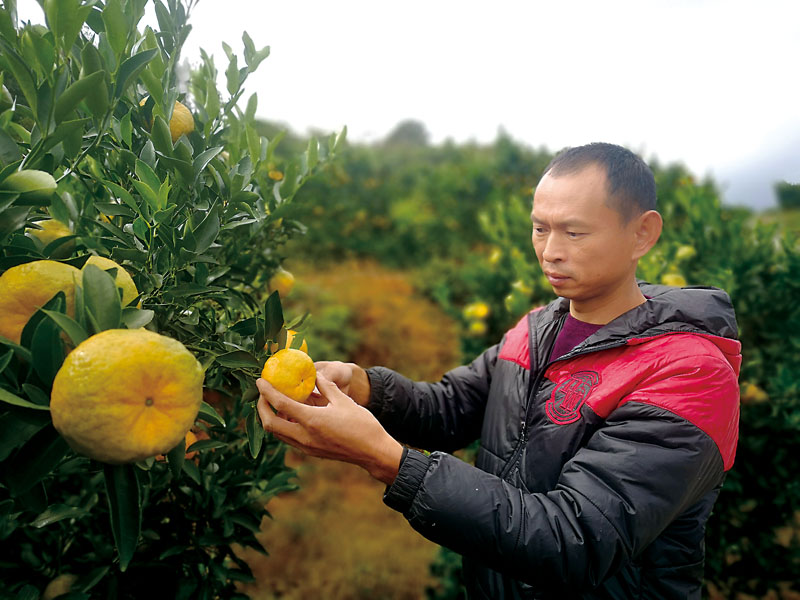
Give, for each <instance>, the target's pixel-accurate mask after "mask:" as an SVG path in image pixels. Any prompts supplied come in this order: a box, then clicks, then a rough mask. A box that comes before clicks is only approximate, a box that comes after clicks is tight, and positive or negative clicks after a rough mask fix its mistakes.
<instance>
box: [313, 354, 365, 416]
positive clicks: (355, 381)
mask: <svg viewBox="0 0 800 600" xmlns="http://www.w3.org/2000/svg"><path fill="white" fill-rule="evenodd" d="M314 366H315V367H316V368H317V373H320V374H322V376H323V377H325V378H326V379H328V380H329V381H332V382H333V383H335V384H336V385H337V387H338V388H339V389H340V390H342V391H343V392H344V393H345V394H347V395H348V396H350V397H351V398H352V399H353V400H355V401H356V403H358V404H360V405H361V406H366V405H367V404H369V392H370V386H369V377H367V372H366V371H365V370H364V369H362V368H361V367H359V366H358V365H357V364H355V363H343V362H338V361H324V360H323V361H319V362H315V363H314ZM312 403H315V402H313V401H312Z"/></svg>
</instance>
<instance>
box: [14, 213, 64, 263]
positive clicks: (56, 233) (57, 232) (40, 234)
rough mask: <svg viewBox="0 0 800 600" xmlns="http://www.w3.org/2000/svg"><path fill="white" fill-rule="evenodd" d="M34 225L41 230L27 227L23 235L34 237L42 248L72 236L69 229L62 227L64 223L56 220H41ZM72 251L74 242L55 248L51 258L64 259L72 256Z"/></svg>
mask: <svg viewBox="0 0 800 600" xmlns="http://www.w3.org/2000/svg"><path fill="white" fill-rule="evenodd" d="M34 223H35V224H36V225H38V226H39V227H41V229H34V228H32V227H29V228H28V229H26V230H25V233H26V234H27V235H28V236H30V237H35V238H36V239H37V240H39V241H40V242H41V243H42V245H43V246H47V245H48V244H49V243H51V242H54V241H55V240H59V239H61V238H63V237H66V236H68V235H72V232H71V231H70V230H69V227H67V226H66V225H64V223H62V222H61V221H57V220H56V219H42V220H40V221H34ZM74 249H75V240H70V241H68V242H65V243H63V244H61V245H60V246H59V247H58V248H56V250H55V252H54V253H53V256H55V257H56V258H66V257H68V256H69V255H70V254H72V251H73V250H74Z"/></svg>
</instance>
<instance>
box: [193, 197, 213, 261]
mask: <svg viewBox="0 0 800 600" xmlns="http://www.w3.org/2000/svg"><path fill="white" fill-rule="evenodd" d="M192 233H193V234H194V239H195V248H194V251H195V252H197V254H202V253H203V252H205V251H206V250H208V249H209V247H210V246H211V244H213V243H214V240H216V239H217V236H218V235H219V207H218V205H214V207H213V208H212V209H211V210H210V211H208V214H207V215H206V218H205V219H203V221H202V222H201V223H200V224H199V225H198V226H197V227H196V228H195V229H194V231H193V232H192Z"/></svg>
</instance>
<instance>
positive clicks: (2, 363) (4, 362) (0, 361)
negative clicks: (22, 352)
mask: <svg viewBox="0 0 800 600" xmlns="http://www.w3.org/2000/svg"><path fill="white" fill-rule="evenodd" d="M12 358H14V351H13V350H12V349H11V348H9V349H8V352H6V353H5V354H2V355H0V373H2V372H3V371H5V370H6V367H7V366H8V365H9V364H10V363H11V359H12Z"/></svg>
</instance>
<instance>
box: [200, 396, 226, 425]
mask: <svg viewBox="0 0 800 600" xmlns="http://www.w3.org/2000/svg"><path fill="white" fill-rule="evenodd" d="M197 418H198V419H203V420H204V421H208V422H209V423H216V424H217V425H221V426H222V427H225V420H224V419H223V418H222V417H220V416H219V413H218V412H217V411H216V410H214V407H213V406H211V405H210V404H208V403H207V402H202V403H201V404H200V412H199V413H198V414H197Z"/></svg>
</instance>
